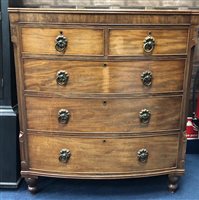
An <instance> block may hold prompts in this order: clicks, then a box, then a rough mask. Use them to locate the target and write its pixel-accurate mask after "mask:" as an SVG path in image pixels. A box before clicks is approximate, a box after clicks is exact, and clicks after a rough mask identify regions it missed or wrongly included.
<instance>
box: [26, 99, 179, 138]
mask: <svg viewBox="0 0 199 200" xmlns="http://www.w3.org/2000/svg"><path fill="white" fill-rule="evenodd" d="M181 101H182V98H181V97H180V96H174V97H153V98H152V97H148V98H118V97H117V98H82V99H79V98H76V99H75V98H46V97H28V96H27V97H26V110H27V124H28V129H32V130H41V131H42V130H45V131H61V132H63V133H64V134H67V132H68V133H71V132H90V133H94V132H103V133H104V132H105V133H106V132H109V133H110V132H121V133H122V132H147V131H158V130H173V129H175V130H176V129H179V126H180V113H181Z"/></svg>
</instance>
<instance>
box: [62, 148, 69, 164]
mask: <svg viewBox="0 0 199 200" xmlns="http://www.w3.org/2000/svg"><path fill="white" fill-rule="evenodd" d="M70 156H71V152H70V150H69V149H62V150H61V151H60V153H59V161H60V162H62V163H67V162H68V161H69V159H70Z"/></svg>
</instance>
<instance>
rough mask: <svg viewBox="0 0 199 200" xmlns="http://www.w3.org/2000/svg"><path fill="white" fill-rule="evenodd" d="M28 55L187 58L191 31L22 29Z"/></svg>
mask: <svg viewBox="0 0 199 200" xmlns="http://www.w3.org/2000/svg"><path fill="white" fill-rule="evenodd" d="M21 32H22V52H23V53H25V54H41V55H45V54H46V55H66V56H104V55H109V56H147V55H156V56H161V55H184V54H186V53H187V40H188V29H185V28H184V29H182V28H181V29H166V28H164V29H160V28H159V29H149V28H148V27H143V28H142V29H141V28H129V27H128V28H125V29H124V28H122V29H116V28H111V27H108V26H107V27H97V26H96V27H73V28H71V27H65V28H63V27H61V26H60V28H59V27H57V28H54V27H46V28H45V27H42V28H41V27H40V28H39V27H35V28H34V27H22V29H21Z"/></svg>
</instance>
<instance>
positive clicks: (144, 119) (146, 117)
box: [139, 109, 151, 124]
mask: <svg viewBox="0 0 199 200" xmlns="http://www.w3.org/2000/svg"><path fill="white" fill-rule="evenodd" d="M139 118H140V122H141V123H143V124H148V123H149V121H150V118H151V112H150V111H149V110H147V109H143V110H141V111H140V113H139Z"/></svg>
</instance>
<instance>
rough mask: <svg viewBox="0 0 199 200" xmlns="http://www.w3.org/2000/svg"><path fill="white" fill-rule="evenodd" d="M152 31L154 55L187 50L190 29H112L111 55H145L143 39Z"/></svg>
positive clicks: (182, 52) (110, 37) (178, 52)
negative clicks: (154, 44) (154, 42)
mask: <svg viewBox="0 0 199 200" xmlns="http://www.w3.org/2000/svg"><path fill="white" fill-rule="evenodd" d="M149 32H151V33H152V36H153V37H154V38H155V41H156V46H155V48H154V51H153V52H152V55H162V54H169V55H172V54H185V53H186V52H187V39H188V30H186V29H182V30H168V29H167V30H165V29H161V30H154V29H150V28H149V29H146V30H133V29H111V30H110V36H109V46H110V47H109V55H113V56H120V55H122V56H134V55H145V52H144V51H143V41H144V39H145V37H147V36H148V33H149Z"/></svg>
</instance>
